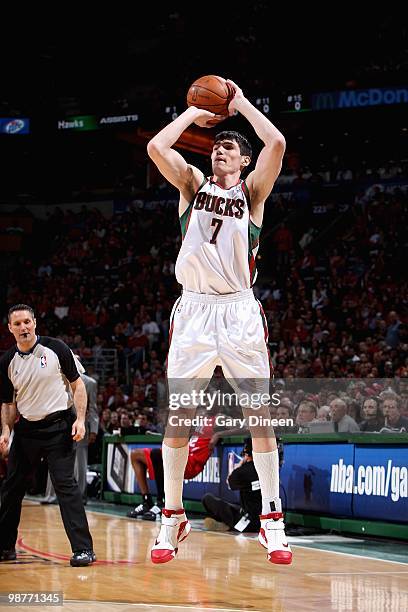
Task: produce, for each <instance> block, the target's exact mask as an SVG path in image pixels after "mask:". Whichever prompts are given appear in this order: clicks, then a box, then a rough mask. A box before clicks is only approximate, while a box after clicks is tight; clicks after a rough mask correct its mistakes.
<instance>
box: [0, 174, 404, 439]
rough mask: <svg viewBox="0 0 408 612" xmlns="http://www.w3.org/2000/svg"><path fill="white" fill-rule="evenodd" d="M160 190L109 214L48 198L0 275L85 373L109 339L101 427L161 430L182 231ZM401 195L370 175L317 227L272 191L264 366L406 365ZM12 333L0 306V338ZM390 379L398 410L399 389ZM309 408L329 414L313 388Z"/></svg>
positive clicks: (318, 372) (263, 269) (7, 301)
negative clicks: (27, 247) (111, 352)
mask: <svg viewBox="0 0 408 612" xmlns="http://www.w3.org/2000/svg"><path fill="white" fill-rule="evenodd" d="M162 195H163V199H160V193H157V192H156V193H151V194H147V195H146V198H145V200H144V202H141V201H136V202H133V203H130V204H129V205H128V206H127V207H126V208H121V209H120V211H119V212H116V213H115V214H114V215H113V216H112V218H107V217H105V216H103V215H102V213H101V211H100V210H99V209H98V208H97V207H92V206H90V207H88V206H83V207H82V209H81V210H80V211H79V212H77V213H74V212H72V211H69V210H68V211H65V212H63V211H62V210H61V209H59V208H55V209H54V210H53V212H52V214H51V215H50V216H49V218H48V220H47V221H38V220H36V221H35V235H34V238H32V239H31V240H32V243H31V248H32V251H31V253H29V254H27V255H25V256H24V257H23V256H21V257H20V259H19V260H18V262H16V261H14V263H12V265H10V266H9V269H8V272H7V275H6V277H5V278H4V287H7V289H6V293H5V295H4V303H3V307H2V311H3V312H5V311H7V308H8V307H9V306H10V305H12V304H16V303H28V304H31V305H32V306H33V307H34V309H35V312H36V316H37V324H38V331H39V333H40V334H43V335H51V336H59V337H61V338H62V339H63V340H64V341H65V342H67V344H68V345H69V346H70V347H71V348H72V350H73V351H74V352H75V353H77V354H78V355H79V356H80V357H81V359H82V360H83V361H85V362H88V363H92V367H90V368H89V374H90V375H91V376H92V375H94V376H97V373H96V372H97V370H98V367H97V366H98V360H101V359H103V356H102V354H103V349H105V348H110V349H115V350H116V352H117V359H118V365H119V368H118V371H119V374H118V377H117V378H115V379H113V378H111V379H109V381H108V382H106V381H99V392H98V408H99V410H100V414H101V427H100V436H102V435H103V434H104V433H112V432H113V431H116V430H118V429H120V430H121V431H126V432H129V433H135V432H137V431H140V432H142V431H145V430H146V429H150V430H152V431H157V432H159V433H160V432H162V431H163V422H162V421H161V420H160V419H159V422H158V409H157V407H158V405H159V403H160V401H161V400H163V398H164V397H165V393H166V381H165V360H166V355H167V348H168V335H169V318H170V313H171V309H172V306H173V304H174V301H175V300H176V299H177V297H178V296H179V295H180V286H179V285H178V283H177V281H176V279H175V276H174V264H175V261H176V257H177V252H178V250H179V247H180V242H181V234H180V229H179V222H178V218H177V212H176V211H177V206H176V204H175V203H174V201H169V195H171V194H168V193H167V192H166V190H163V193H162ZM407 204H408V199H407V193H406V192H405V191H404V189H403V188H402V187H395V186H393V187H392V189H389V190H388V189H387V188H385V187H384V186H383V185H379V184H375V183H374V182H373V184H372V186H371V187H370V188H368V189H366V190H365V191H364V192H360V191H356V192H355V193H354V194H353V195H352V196H351V197H350V199H349V200H348V201H347V202H345V207H344V210H343V212H341V211H340V212H339V210H337V213H339V214H340V216H342V217H344V219H343V222H342V223H341V224H340V225H339V226H337V225H336V226H335V228H334V230H333V232H332V233H331V234H330V235H329V236H326V238H325V237H324V236H325V232H326V230H327V228H326V227H325V226H324V224H323V226H320V225H319V223H318V222H317V221H316V219H315V217H314V210H313V209H314V205H313V201H312V200H310V201H309V202H306V204H305V203H303V204H302V206H303V208H301V212H302V218H301V219H299V218H298V217H296V215H297V214H298V213H299V211H298V210H297V203H296V201H294V200H290V199H289V200H285V199H284V198H283V197H281V196H280V195H279V193H278V194H277V195H273V196H272V198H271V201H270V202H268V203H267V205H266V209H267V210H266V214H265V223H264V229H263V234H262V235H261V249H260V259H259V260H258V267H259V280H258V281H257V283H256V286H255V288H254V291H255V294H256V296H257V297H258V298H259V299H260V300H261V302H262V304H263V308H264V311H265V315H266V318H267V321H268V327H269V341H268V343H269V349H270V353H271V358H272V362H273V365H274V370H275V377H276V378H282V379H284V380H285V379H294V378H301V379H303V378H304V379H306V378H322V379H323V378H327V379H337V378H350V379H361V380H364V381H367V380H372V381H376V380H377V379H391V378H395V377H397V378H398V379H401V380H403V379H408V331H407V282H406V281H405V280H404V278H405V276H404V267H405V262H406V259H407V243H406V236H405V227H406V225H407ZM268 207H269V208H268ZM277 219H279V220H280V221H281V222H280V223H279V224H278V225H277V224H276V223H275V222H276V221H277ZM344 221H345V222H344ZM36 253H37V254H38V253H40V254H41V255H40V257H41V259H38V256H37V255H36ZM16 263H17V264H18V265H16ZM11 342H12V338H11V335H10V334H9V332H8V329H7V324H6V320H5V319H3V321H2V323H1V326H0V350H2V349H3V350H4V349H6V348H7V347H8V346H9V345H10V344H11ZM384 389H385V387H383V388H380V389H377V390H375V389H374V391H373V387H372V386H371V385H370V384H367V387H366V390H367V396H368V397H370V399H373V398H374V400H373V401H377V400H376V398H377V397H378V396H379V393H380V392H382V391H384ZM398 392H399V398H398V402H397V404H398V411H399V414H400V417H402V418H404V415H405V416H406V414H407V397H406V394H401V393H400V391H399V390H398ZM345 397H346V404H347V408H346V412H347V414H348V415H349V416H350V417H352V418H354V420H355V421H356V422H357V424H358V427H359V428H361V429H363V427H365V426H361V425H360V424H361V422H365V421H367V420H370V419H369V417H368V416H367V412H366V407H364V406H363V405H361V402H360V404H359V407H356V405H355V401H354V399H353V397H352V396H349V395H347V394H346V395H345ZM347 397H351V401H348V400H347ZM362 397H363V398H364V399H365V395H364V394H363V395H362ZM287 399H288V401H289V402H291V404H290V406H289V408H290V411H289V412H290V414H291V416H293V417H294V418H295V420H296V422H297V425H301V419H303V418H304V417H303V416H302V415H303V413H304V407H302V410H301V411H300V412H299V401H294V400H293V398H291V397H290V396H289V397H288V398H287ZM340 399H341V398H340ZM377 408H378V411H377V412H378V418H377V417H376V418H377V420H378V427H379V429H381V428H382V427H384V426H385V427H386V426H387V423H386V421H387V419H388V417H387V415H386V413H385V411H384V409H383V402H380V404H379V405H378V406H377ZM343 409H344V406H343V408H341V409H340V413H341V412H342V411H343ZM309 412H310V414H311V416H312V417H313V419H312V420H314V419H323V417H324V418H326V419H327V418H331V419H332V420H333V421H335V416H334V415H335V413H336V409H335V408H334V409H333V402H331V403H330V402H329V401H326V400H320V399H314V400H313V407H312V406H311V405H310V404H309ZM343 416H344V415H343ZM397 421H398V419H396V420H395V419H394V422H397ZM371 426H372V424H370V425H368V426H367V427H371Z"/></svg>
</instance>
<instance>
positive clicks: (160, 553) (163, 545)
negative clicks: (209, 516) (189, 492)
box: [151, 508, 191, 563]
mask: <svg viewBox="0 0 408 612" xmlns="http://www.w3.org/2000/svg"><path fill="white" fill-rule="evenodd" d="M190 531H191V525H190V523H189V522H188V520H187V517H186V514H185V512H184V509H183V508H180V510H166V508H163V509H162V522H161V528H160V532H159V535H158V536H157V538H156V541H155V543H154V546H153V547H152V551H151V559H152V562H153V563H167V562H168V561H171V560H172V559H174V557H175V556H176V554H177V551H178V545H179V542H182V541H183V540H185V539H186V537H187V536H188V534H189V533H190Z"/></svg>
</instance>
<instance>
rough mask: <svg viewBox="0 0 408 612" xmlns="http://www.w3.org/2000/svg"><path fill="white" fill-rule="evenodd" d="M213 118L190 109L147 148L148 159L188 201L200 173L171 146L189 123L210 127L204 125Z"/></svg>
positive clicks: (197, 182)
mask: <svg viewBox="0 0 408 612" xmlns="http://www.w3.org/2000/svg"><path fill="white" fill-rule="evenodd" d="M214 118H215V119H216V118H217V115H215V114H214V113H210V112H209V111H206V110H202V109H199V108H196V107H195V106H190V107H189V108H188V109H187V110H185V111H184V112H183V113H182V114H181V115H179V116H178V117H177V118H176V119H174V121H172V122H171V123H169V124H168V125H166V127H164V128H163V129H162V130H161V131H160V132H159V133H158V134H156V136H154V137H153V138H152V139H151V140H150V141H149V143H148V145H147V152H148V154H149V157H150V158H151V159H152V160H153V161H154V163H155V164H156V166H157V167H158V169H159V170H160V172H161V173H162V175H163V176H164V177H165V178H166V179H167V180H168V181H169V183H171V184H172V185H174V186H175V187H177V189H179V191H180V192H181V193H182V195H183V196H184V197H185V198H186V199H187V200H188V199H190V198H191V197H192V195H193V194H194V193H195V191H196V190H197V189H198V187H199V186H200V183H201V181H202V172H200V171H199V170H198V169H197V168H195V167H194V166H191V165H189V164H188V163H187V162H186V160H185V159H184V157H183V156H182V155H180V153H178V152H177V151H176V150H175V149H173V148H172V147H173V145H174V144H175V143H176V142H177V140H178V139H179V138H180V136H181V134H182V133H183V132H184V130H186V129H187V128H188V127H189V126H190V125H191V124H192V123H196V124H197V125H198V126H200V127H211V125H207V122H208V121H209V120H211V119H214Z"/></svg>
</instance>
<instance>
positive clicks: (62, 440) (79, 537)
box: [0, 410, 93, 551]
mask: <svg viewBox="0 0 408 612" xmlns="http://www.w3.org/2000/svg"><path fill="white" fill-rule="evenodd" d="M75 418H76V417H75V415H74V414H73V412H72V410H64V411H60V412H58V413H54V414H53V415H50V416H49V417H47V418H46V419H43V420H41V421H27V420H26V419H24V418H22V417H20V420H19V422H18V423H16V425H15V427H14V438H13V442H12V444H11V448H10V453H9V457H8V466H7V477H6V479H5V481H4V482H3V487H2V491H1V506H0V550H10V549H14V547H15V545H16V541H17V530H18V525H19V523H20V515H21V504H22V501H23V497H24V495H25V493H26V490H27V487H28V485H29V483H30V481H31V478H32V475H33V473H34V471H35V468H36V467H37V466H38V463H39V461H40V459H41V457H47V459H48V467H49V470H50V476H51V480H52V484H53V485H54V489H55V493H56V495H57V498H58V503H59V506H60V511H61V517H62V521H63V523H64V527H65V531H66V533H67V536H68V539H69V541H70V543H71V548H72V551H76V550H85V549H92V548H93V546H92V537H91V534H90V532H89V527H88V521H87V518H86V514H85V509H84V504H83V502H82V496H81V492H80V491H79V488H78V484H77V482H76V480H75V478H74V462H75V445H76V443H75V442H74V441H73V439H72V435H71V428H72V423H73V422H74V421H75Z"/></svg>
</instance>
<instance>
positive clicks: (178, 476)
mask: <svg viewBox="0 0 408 612" xmlns="http://www.w3.org/2000/svg"><path fill="white" fill-rule="evenodd" d="M162 457H163V474H164V497H165V502H164V503H165V508H167V509H168V510H178V509H179V508H182V507H183V500H182V496H183V480H184V470H185V469H186V464H187V458H188V444H186V446H182V447H181V448H172V447H171V446H167V445H166V444H164V443H163V445H162Z"/></svg>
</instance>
